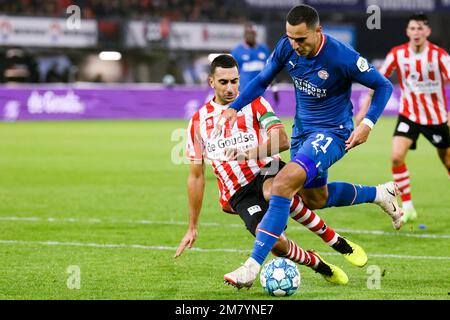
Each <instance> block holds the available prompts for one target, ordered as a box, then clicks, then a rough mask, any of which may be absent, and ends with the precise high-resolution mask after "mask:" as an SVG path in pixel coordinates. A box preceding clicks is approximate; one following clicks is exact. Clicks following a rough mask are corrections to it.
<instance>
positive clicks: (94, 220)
mask: <svg viewBox="0 0 450 320" xmlns="http://www.w3.org/2000/svg"><path fill="white" fill-rule="evenodd" d="M0 221H25V222H39V221H46V222H79V223H83V222H88V223H112V224H114V223H130V224H146V225H152V224H162V225H187V222H185V221H153V220H119V219H103V220H102V219H98V218H87V219H80V218H42V217H0ZM200 225H201V226H206V227H225V228H244V225H243V224H236V223H232V224H221V223H217V222H201V223H200ZM333 229H334V231H336V232H340V233H353V234H369V235H377V236H393V237H407V238H425V239H427V238H428V239H450V234H429V233H409V232H386V231H383V230H353V229H341V228H333ZM288 230H295V231H303V232H305V231H308V230H307V229H306V228H305V227H303V226H300V225H297V226H296V225H290V226H289V229H288Z"/></svg>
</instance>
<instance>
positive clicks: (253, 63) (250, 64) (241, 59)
mask: <svg viewBox="0 0 450 320" xmlns="http://www.w3.org/2000/svg"><path fill="white" fill-rule="evenodd" d="M231 55H232V56H233V58H234V59H236V61H237V63H238V66H239V74H240V79H239V89H240V90H243V89H244V88H245V87H246V86H247V84H248V83H249V82H250V81H251V80H252V79H253V78H255V77H256V76H257V75H258V73H260V72H261V70H262V69H264V67H265V65H266V61H267V59H268V58H269V55H270V51H269V48H268V47H267V46H266V45H264V44H257V45H256V46H255V47H253V48H252V47H250V46H248V45H246V44H240V45H238V46H237V47H236V48H234V49H233V51H231Z"/></svg>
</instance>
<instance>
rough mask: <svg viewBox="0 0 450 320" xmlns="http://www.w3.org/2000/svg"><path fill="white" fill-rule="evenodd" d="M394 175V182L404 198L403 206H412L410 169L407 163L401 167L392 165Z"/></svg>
mask: <svg viewBox="0 0 450 320" xmlns="http://www.w3.org/2000/svg"><path fill="white" fill-rule="evenodd" d="M392 175H393V177H394V182H395V183H396V184H397V185H398V188H399V189H400V197H401V198H402V204H403V208H405V207H412V206H413V205H412V200H411V186H410V180H409V171H408V168H407V167H406V164H403V165H401V166H399V167H392Z"/></svg>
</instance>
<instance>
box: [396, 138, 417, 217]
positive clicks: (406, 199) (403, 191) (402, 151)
mask: <svg viewBox="0 0 450 320" xmlns="http://www.w3.org/2000/svg"><path fill="white" fill-rule="evenodd" d="M413 143H414V141H413V140H411V139H410V138H407V137H403V136H394V138H393V139H392V154H391V157H392V176H393V177H394V182H395V183H396V184H397V185H398V188H399V190H400V197H401V199H402V207H403V213H404V215H403V222H405V223H406V222H408V221H412V220H415V219H417V211H416V209H415V208H414V205H413V201H412V197H411V186H410V179H409V171H408V167H407V166H406V163H405V159H406V155H407V153H408V150H409V149H410V148H411V146H413ZM412 148H414V149H415V145H414V146H413V147H412Z"/></svg>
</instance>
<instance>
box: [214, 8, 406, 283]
mask: <svg viewBox="0 0 450 320" xmlns="http://www.w3.org/2000/svg"><path fill="white" fill-rule="evenodd" d="M282 68H286V70H287V71H288V73H289V74H290V76H291V77H292V79H293V82H294V85H295V95H296V114H295V122H294V130H293V137H292V141H291V162H290V163H289V164H287V165H286V166H285V167H284V168H283V169H282V170H281V171H280V172H279V173H278V175H277V176H276V177H275V179H274V182H273V185H272V189H271V197H270V200H269V209H268V211H267V213H266V215H265V216H264V218H263V220H262V221H261V223H260V225H259V226H258V232H257V234H256V240H255V242H254V247H253V251H252V254H251V256H250V257H249V258H248V259H247V261H246V262H245V263H244V264H243V265H242V266H241V267H239V268H238V269H236V270H235V271H233V272H230V273H227V274H225V275H224V279H225V282H227V283H229V284H232V285H234V286H235V287H237V288H242V287H251V285H252V284H253V282H254V280H255V279H256V277H257V275H258V273H259V270H260V268H261V266H262V264H263V262H264V260H265V259H266V257H267V255H268V254H269V252H270V250H271V249H272V247H273V245H274V243H275V242H276V241H277V240H278V238H279V237H280V235H281V234H282V232H283V230H284V228H285V226H286V224H287V220H288V217H289V207H290V203H291V199H292V197H293V196H294V195H295V194H296V193H297V192H299V193H300V195H301V196H302V198H303V199H304V202H305V204H306V205H307V206H308V207H309V208H311V209H320V208H327V207H333V206H348V205H355V204H359V203H376V204H378V205H379V206H380V207H381V208H382V209H383V210H384V211H385V212H386V213H388V214H389V215H390V217H391V218H392V223H393V226H394V228H395V229H400V228H401V226H402V216H403V212H402V211H401V208H400V206H399V205H398V203H397V199H396V196H397V194H398V187H397V186H396V185H395V184H394V183H393V182H388V183H385V184H382V185H379V186H377V187H370V186H361V185H354V184H351V183H346V182H334V183H328V184H327V172H328V168H329V167H330V166H331V165H333V164H334V163H335V162H336V161H338V160H339V159H340V158H342V157H343V156H344V155H345V153H346V152H347V151H348V150H350V149H352V148H353V147H355V146H357V145H359V144H361V143H364V142H365V141H366V140H367V139H368V136H369V133H370V131H371V129H372V127H373V125H374V124H375V123H376V121H377V119H378V118H379V116H380V115H381V113H382V111H383V109H384V108H385V106H386V103H387V101H388V100H389V98H390V96H391V94H392V84H391V83H390V82H389V81H388V80H387V79H386V78H385V77H384V76H382V75H381V74H380V73H379V72H378V71H377V70H376V69H375V68H374V67H373V66H372V65H370V64H368V62H367V60H366V59H365V58H363V57H362V56H360V54H359V53H358V52H356V51H355V50H354V49H353V48H351V47H349V46H347V45H346V44H344V43H342V42H340V41H338V40H336V39H334V38H332V37H331V36H329V35H325V34H323V33H322V28H321V26H320V23H319V15H318V13H317V11H316V10H315V9H314V8H312V7H310V6H307V5H299V6H296V7H294V8H292V9H291V10H290V11H289V13H288V15H287V17H286V35H285V36H283V37H282V38H281V39H280V40H279V42H278V43H277V45H276V47H275V50H274V52H273V53H272V55H271V56H270V58H269V60H268V63H267V65H266V67H265V68H264V69H263V70H262V71H261V73H259V75H258V76H257V77H256V78H255V79H254V80H252V82H250V84H249V85H248V86H247V87H246V89H244V91H243V92H241V94H240V95H239V97H238V98H237V99H236V100H235V101H234V102H233V103H232V104H231V105H230V107H229V108H228V109H226V110H225V111H224V113H223V114H222V116H221V119H220V120H219V121H218V124H217V125H216V128H215V134H217V133H220V132H221V130H222V128H223V126H224V125H225V123H226V122H227V121H229V125H231V126H232V125H234V123H235V121H236V115H237V112H238V111H239V110H240V109H241V108H243V107H244V106H245V105H247V104H248V103H250V102H251V101H253V100H254V99H255V98H256V97H258V96H260V95H261V94H262V93H263V92H264V91H265V89H266V88H267V86H268V85H269V84H270V83H271V81H272V80H273V79H274V78H275V76H276V75H277V74H278V73H279V72H280V71H281V70H282ZM352 82H358V83H361V84H363V85H365V86H367V87H369V88H371V89H372V90H374V95H373V99H372V103H371V105H370V107H369V110H368V112H367V114H366V116H365V118H364V120H363V121H362V122H361V124H360V125H359V126H358V127H357V128H355V129H354V128H353V120H352V115H353V113H352V109H353V106H352V103H351V100H350V94H351V85H352ZM353 129H354V130H353Z"/></svg>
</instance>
